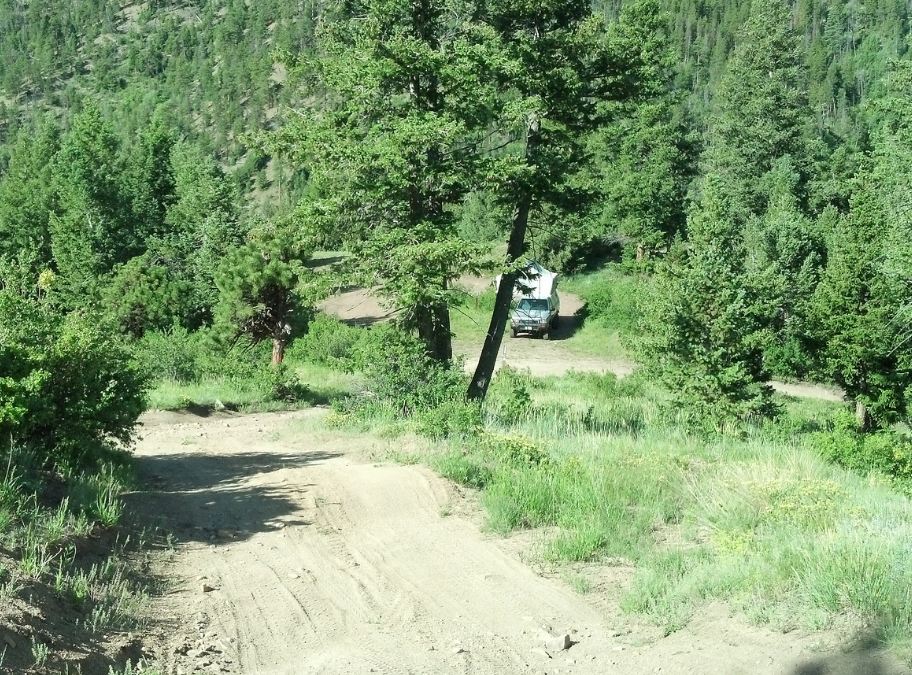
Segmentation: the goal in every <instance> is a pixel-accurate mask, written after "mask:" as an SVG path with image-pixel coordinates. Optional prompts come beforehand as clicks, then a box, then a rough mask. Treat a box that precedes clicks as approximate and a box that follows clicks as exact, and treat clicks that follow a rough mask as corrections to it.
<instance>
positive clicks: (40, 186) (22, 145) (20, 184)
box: [0, 121, 58, 275]
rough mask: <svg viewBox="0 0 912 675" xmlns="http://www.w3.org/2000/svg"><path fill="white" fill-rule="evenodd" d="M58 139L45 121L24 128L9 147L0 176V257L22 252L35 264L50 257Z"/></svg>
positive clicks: (16, 256) (17, 255)
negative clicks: (8, 153)
mask: <svg viewBox="0 0 912 675" xmlns="http://www.w3.org/2000/svg"><path fill="white" fill-rule="evenodd" d="M57 142H58V134H57V131H56V129H55V128H54V127H53V126H52V125H51V124H50V123H49V122H47V121H45V122H43V123H42V124H41V126H40V127H39V128H37V129H27V130H24V131H23V132H22V133H21V134H20V135H19V137H18V139H17V141H16V144H15V145H14V147H13V149H12V155H11V157H10V163H9V167H8V168H7V170H6V173H4V174H3V176H2V178H0V258H3V257H6V258H22V257H23V256H25V257H28V258H29V259H30V260H31V261H32V262H33V264H34V266H36V267H45V266H47V265H48V264H49V262H50V260H51V234H50V218H51V211H52V209H53V206H54V190H53V182H52V175H53V173H52V168H51V159H52V158H53V156H54V153H55V151H56V148H57ZM35 274H36V275H37V270H36V271H35Z"/></svg>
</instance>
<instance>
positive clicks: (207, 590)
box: [203, 584, 215, 593]
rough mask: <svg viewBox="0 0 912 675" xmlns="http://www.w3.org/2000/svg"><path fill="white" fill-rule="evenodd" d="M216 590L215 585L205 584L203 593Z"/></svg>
mask: <svg viewBox="0 0 912 675" xmlns="http://www.w3.org/2000/svg"><path fill="white" fill-rule="evenodd" d="M214 590H215V586H210V585H209V584H203V593H211V592H212V591H214Z"/></svg>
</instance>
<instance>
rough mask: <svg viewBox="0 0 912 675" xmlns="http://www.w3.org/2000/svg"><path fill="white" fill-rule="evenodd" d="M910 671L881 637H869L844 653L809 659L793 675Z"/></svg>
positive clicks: (893, 674) (873, 674)
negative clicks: (884, 645)
mask: <svg viewBox="0 0 912 675" xmlns="http://www.w3.org/2000/svg"><path fill="white" fill-rule="evenodd" d="M910 672H912V671H910V670H909V669H908V668H906V667H904V666H902V665H901V664H900V663H899V661H898V660H897V659H896V658H895V657H894V656H892V655H890V654H889V652H887V651H886V650H885V649H884V647H883V644H882V643H881V642H880V641H879V640H877V639H876V638H873V637H867V638H865V639H863V640H860V641H858V642H856V643H854V644H852V645H851V646H849V647H847V648H846V649H845V650H844V651H843V652H841V653H838V654H827V655H822V656H820V657H817V658H813V659H808V660H806V661H805V662H803V663H801V664H799V665H798V666H797V667H796V668H795V669H794V670H793V671H792V674H791V675H862V674H864V675H908V674H909V673H910Z"/></svg>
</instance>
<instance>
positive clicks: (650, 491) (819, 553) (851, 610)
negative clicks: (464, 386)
mask: <svg viewBox="0 0 912 675" xmlns="http://www.w3.org/2000/svg"><path fill="white" fill-rule="evenodd" d="M662 397H663V395H662V393H661V392H660V391H658V390H656V389H654V388H653V387H652V386H651V385H649V383H646V382H643V381H641V380H639V379H638V377H636V376H634V377H633V378H629V379H625V380H616V379H614V378H613V377H610V376H601V375H598V376H597V375H570V376H567V377H563V378H550V379H533V378H530V377H527V376H523V375H520V374H516V373H510V372H509V371H505V373H503V374H502V375H499V376H498V379H497V380H495V383H494V385H493V387H492V393H491V396H490V399H489V402H488V403H487V405H486V408H485V410H484V411H483V424H479V425H477V426H475V427H473V426H472V423H471V419H472V418H471V415H466V416H465V420H466V421H465V423H461V424H456V425H454V424H452V420H453V419H454V415H455V414H456V413H455V411H450V412H449V413H447V415H446V419H447V423H448V424H449V425H450V432H449V435H448V437H447V438H446V439H445V440H442V441H438V442H437V443H434V444H432V447H433V449H432V450H430V451H429V452H428V454H427V457H426V461H427V462H428V463H429V464H430V465H431V466H432V467H434V468H435V469H436V470H438V471H439V472H440V473H441V474H442V475H444V476H446V477H448V478H450V479H452V480H454V481H457V482H459V483H462V484H464V485H467V486H470V487H472V488H475V489H478V490H479V491H480V496H481V502H482V504H483V505H484V508H485V511H486V517H487V523H488V527H489V528H490V529H491V530H493V531H496V532H501V533H507V532H511V531H513V530H517V529H524V528H540V527H547V528H556V532H557V534H556V535H555V536H553V537H552V538H551V539H550V540H549V541H548V543H547V546H546V548H545V550H544V555H545V556H546V557H547V558H549V559H550V560H552V561H555V562H558V563H560V562H571V561H598V560H607V559H623V560H624V561H628V562H630V563H632V564H633V565H634V568H635V570H636V571H635V575H634V578H633V580H632V583H631V586H630V588H629V590H628V591H627V592H626V596H625V597H624V599H623V607H624V608H625V609H626V610H627V611H630V612H633V613H636V614H639V615H644V616H646V617H648V618H650V619H651V620H652V621H654V622H655V623H656V624H657V625H659V626H661V627H663V628H664V630H665V631H667V632H672V631H675V630H678V629H680V628H681V627H682V626H684V625H686V624H687V622H688V621H689V620H690V619H691V617H692V616H693V615H694V614H695V613H696V612H697V611H699V608H700V607H701V605H703V604H704V603H707V602H709V601H712V600H721V601H725V602H727V603H729V604H730V605H731V606H732V607H734V608H736V609H738V610H740V611H741V612H742V613H743V614H744V615H746V616H747V617H748V618H749V619H751V620H753V621H755V622H757V623H760V624H766V625H769V626H772V627H774V628H776V629H778V630H782V631H789V630H792V629H802V630H810V631H813V630H819V629H827V628H830V629H838V630H839V631H840V634H841V635H845V636H846V637H847V639H851V636H852V635H853V634H854V635H857V636H859V637H865V638H871V637H873V638H874V639H876V640H879V641H882V642H883V643H885V644H887V645H889V646H890V647H892V648H893V649H895V650H896V651H897V652H898V653H900V654H901V655H902V656H903V657H904V658H906V659H909V658H910V657H912V565H910V564H909V563H910V560H912V503H910V501H909V499H908V498H907V497H906V496H905V495H904V494H903V491H904V490H906V489H907V483H905V482H903V481H902V480H898V479H896V478H891V477H888V476H886V475H882V474H878V473H876V472H868V473H859V472H851V471H847V470H845V469H843V468H840V467H839V466H836V465H835V464H833V463H831V462H828V461H827V460H826V459H825V458H824V455H823V453H822V452H821V449H820V448H821V444H820V438H821V436H826V435H827V434H829V433H830V432H832V430H833V429H834V427H835V426H838V419H839V416H840V415H841V414H842V413H843V411H842V410H841V407H840V406H839V405H837V404H831V403H826V402H820V401H815V402H808V401H795V400H791V399H783V402H784V404H785V407H786V414H785V415H784V417H783V418H782V419H781V420H779V421H778V422H776V423H775V424H772V423H771V424H769V425H767V426H765V427H760V428H753V429H747V430H740V432H739V433H738V434H737V435H730V436H702V435H697V434H691V433H688V432H686V431H683V429H685V428H686V426H685V425H684V424H682V422H683V421H684V420H683V419H679V418H678V413H676V412H669V411H668V409H667V408H665V407H664V406H662V405H661V401H662ZM372 414H373V415H374V417H373V418H371V419H370V420H368V421H367V422H365V421H364V420H363V419H362V420H361V424H362V428H364V425H365V424H367V425H370V424H373V425H374V428H382V429H384V430H385V432H386V433H396V432H401V431H403V430H405V429H407V428H411V429H412V430H417V431H419V432H422V433H425V434H426V432H427V428H428V426H429V425H433V424H434V419H435V417H434V415H433V414H431V415H423V414H418V415H416V416H415V417H414V420H413V421H412V422H410V423H406V422H403V421H402V420H401V419H400V420H396V419H394V417H393V416H390V415H386V416H384V415H383V414H377V412H376V409H374V411H373V413H372ZM337 423H338V420H337ZM453 429H455V430H456V433H453Z"/></svg>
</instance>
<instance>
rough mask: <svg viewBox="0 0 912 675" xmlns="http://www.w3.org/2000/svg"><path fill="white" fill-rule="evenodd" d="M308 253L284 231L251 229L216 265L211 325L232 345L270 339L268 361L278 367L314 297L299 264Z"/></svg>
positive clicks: (310, 278) (311, 277) (310, 274)
mask: <svg viewBox="0 0 912 675" xmlns="http://www.w3.org/2000/svg"><path fill="white" fill-rule="evenodd" d="M311 253H312V251H311V250H309V247H307V246H306V245H305V244H304V243H303V242H302V241H301V240H300V238H299V237H297V236H296V235H295V234H294V233H293V232H292V231H291V229H290V228H288V227H284V228H281V227H280V228H277V227H274V226H261V227H258V228H254V229H253V230H252V231H251V234H250V237H249V238H248V241H247V242H246V243H245V244H244V245H242V246H239V247H238V248H236V249H234V250H233V251H231V252H230V253H229V254H228V255H227V257H226V258H225V260H224V261H223V263H222V265H221V266H220V267H219V273H218V276H217V278H216V281H217V284H218V289H219V294H220V295H219V302H218V305H217V307H216V314H215V316H216V325H217V326H218V327H219V328H221V329H222V330H224V331H225V332H227V333H228V334H229V336H230V338H231V339H232V340H233V341H237V340H239V339H245V340H248V341H250V342H252V343H258V342H262V341H264V340H269V341H271V342H272V363H273V365H279V364H280V363H282V361H283V360H284V358H285V348H286V346H287V345H288V343H289V342H290V341H291V340H292V339H293V338H294V337H295V330H296V329H299V328H300V327H301V324H302V323H304V322H305V321H306V320H307V317H308V314H309V312H310V308H311V307H312V306H313V304H314V302H315V301H316V300H317V299H318V298H317V290H316V284H315V280H314V272H312V271H310V270H308V269H307V267H306V266H305V265H304V262H305V261H306V260H307V259H308V258H309V257H310V255H311Z"/></svg>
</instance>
